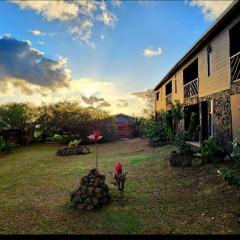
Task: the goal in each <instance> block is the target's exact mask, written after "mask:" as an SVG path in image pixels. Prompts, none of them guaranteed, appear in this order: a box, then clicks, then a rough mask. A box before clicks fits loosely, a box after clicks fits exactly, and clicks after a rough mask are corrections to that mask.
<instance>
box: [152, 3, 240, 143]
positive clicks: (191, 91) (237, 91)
mask: <svg viewBox="0 0 240 240" xmlns="http://www.w3.org/2000/svg"><path fill="white" fill-rule="evenodd" d="M186 37H187V36H186ZM154 91H155V93H156V102H155V111H156V114H157V113H158V112H159V111H160V110H165V111H167V110H169V103H170V102H173V101H174V100H179V101H180V102H181V103H183V104H184V111H185V118H184V124H183V125H184V128H185V129H186V130H187V129H188V125H189V121H190V115H191V112H195V113H196V114H197V115H196V116H197V122H198V124H199V126H200V127H199V139H198V140H199V142H202V141H203V140H204V139H207V138H208V137H209V136H213V138H214V140H215V142H216V143H217V144H218V145H221V146H224V145H225V144H226V143H227V142H229V141H230V140H232V138H235V137H238V138H239V139H240V1H235V2H233V3H232V4H231V5H230V6H229V7H228V8H227V9H226V10H225V11H224V12H223V13H222V14H221V16H220V17H219V18H218V19H217V20H216V21H215V23H214V24H213V25H212V26H211V27H210V29H209V30H208V31H207V32H206V33H205V34H204V35H203V36H202V37H201V38H200V39H199V40H198V41H197V42H196V43H195V44H194V45H193V47H192V48H191V49H190V50H189V51H188V52H187V53H186V54H185V55H184V56H183V57H182V58H181V59H180V60H179V61H178V62H177V63H176V64H175V65H174V66H173V68H172V69H171V70H170V71H169V72H168V73H167V75H166V76H165V77H164V78H163V79H162V80H161V82H160V83H159V84H157V86H156V87H155V88H154Z"/></svg>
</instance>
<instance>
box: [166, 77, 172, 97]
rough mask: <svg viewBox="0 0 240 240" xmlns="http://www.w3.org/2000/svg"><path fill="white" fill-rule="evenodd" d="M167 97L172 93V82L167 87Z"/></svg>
mask: <svg viewBox="0 0 240 240" xmlns="http://www.w3.org/2000/svg"><path fill="white" fill-rule="evenodd" d="M165 91H166V96H167V95H169V94H171V93H172V81H171V82H169V83H168V84H167V85H166V86H165Z"/></svg>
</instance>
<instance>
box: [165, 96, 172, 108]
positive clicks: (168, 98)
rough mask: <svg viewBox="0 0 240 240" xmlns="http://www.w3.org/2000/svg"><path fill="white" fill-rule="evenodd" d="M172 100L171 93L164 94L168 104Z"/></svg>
mask: <svg viewBox="0 0 240 240" xmlns="http://www.w3.org/2000/svg"><path fill="white" fill-rule="evenodd" d="M171 102H172V94H171V93H169V94H168V95H167V96H166V104H167V105H168V104H169V103H171Z"/></svg>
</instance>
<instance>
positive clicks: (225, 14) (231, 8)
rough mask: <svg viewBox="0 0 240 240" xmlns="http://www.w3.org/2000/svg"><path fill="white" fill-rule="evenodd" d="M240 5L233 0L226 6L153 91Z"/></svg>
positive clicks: (239, 2)
mask: <svg viewBox="0 0 240 240" xmlns="http://www.w3.org/2000/svg"><path fill="white" fill-rule="evenodd" d="M237 7H240V1H233V2H232V3H231V4H230V5H229V6H228V8H226V9H225V10H224V11H223V12H222V14H221V15H220V16H219V17H218V18H217V19H216V20H215V22H214V23H213V24H212V25H211V26H210V27H209V28H208V30H207V31H206V32H205V33H204V34H203V35H202V36H201V37H200V38H199V39H198V40H197V41H196V42H195V43H194V44H193V46H192V47H191V48H190V49H189V50H188V51H187V52H186V53H185V54H184V55H183V57H182V58H180V60H179V61H178V62H177V63H176V64H175V65H174V66H173V67H172V68H171V69H170V70H169V71H168V73H167V74H166V75H165V76H164V77H163V79H162V80H161V81H160V82H159V83H158V84H157V85H156V87H154V89H153V91H157V90H158V89H159V88H160V87H161V86H162V85H163V84H164V83H165V82H166V81H167V80H168V79H169V78H170V77H171V76H172V75H173V74H174V73H175V72H176V71H177V70H178V69H179V68H180V67H181V66H182V65H183V64H184V63H185V62H186V61H187V60H188V58H189V57H190V56H191V55H193V54H194V53H195V52H196V51H197V50H198V48H200V47H201V43H202V42H203V41H204V40H206V39H207V38H208V37H210V36H211V34H212V33H213V31H215V30H216V28H217V27H219V25H220V24H221V23H222V22H223V21H224V20H225V18H227V17H228V16H229V14H230V13H231V12H232V11H234V9H235V8H237Z"/></svg>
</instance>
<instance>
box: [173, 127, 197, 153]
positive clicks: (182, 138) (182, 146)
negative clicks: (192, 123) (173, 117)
mask: <svg viewBox="0 0 240 240" xmlns="http://www.w3.org/2000/svg"><path fill="white" fill-rule="evenodd" d="M187 139H188V134H187V132H186V131H182V132H180V133H179V134H178V135H177V136H176V137H175V140H174V144H175V145H176V147H177V148H178V150H179V152H180V154H181V155H183V156H191V155H193V150H192V148H191V146H190V144H188V143H187V142H186V141H187Z"/></svg>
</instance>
